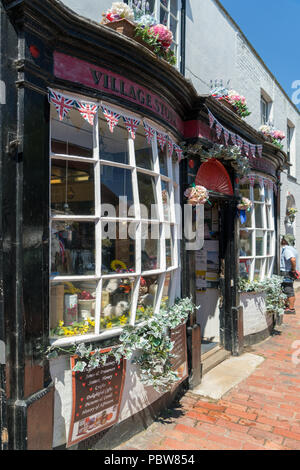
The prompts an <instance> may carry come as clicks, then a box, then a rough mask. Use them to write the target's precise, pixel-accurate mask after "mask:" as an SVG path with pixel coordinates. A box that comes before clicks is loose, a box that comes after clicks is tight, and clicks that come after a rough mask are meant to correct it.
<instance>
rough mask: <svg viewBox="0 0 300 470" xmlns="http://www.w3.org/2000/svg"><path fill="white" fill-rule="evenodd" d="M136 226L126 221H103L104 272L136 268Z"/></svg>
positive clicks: (125, 270)
mask: <svg viewBox="0 0 300 470" xmlns="http://www.w3.org/2000/svg"><path fill="white" fill-rule="evenodd" d="M134 227H135V224H133V226H132V227H131V226H129V224H127V223H126V222H120V223H119V222H103V223H102V269H101V271H102V274H108V273H114V272H128V271H129V270H131V271H134V270H135V239H134V235H135V234H134V233H132V230H133V229H134ZM133 231H134V230H133Z"/></svg>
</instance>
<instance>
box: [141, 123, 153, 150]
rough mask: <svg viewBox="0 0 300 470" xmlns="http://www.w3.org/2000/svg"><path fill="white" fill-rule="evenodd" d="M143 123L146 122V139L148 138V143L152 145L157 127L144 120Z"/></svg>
mask: <svg viewBox="0 0 300 470" xmlns="http://www.w3.org/2000/svg"><path fill="white" fill-rule="evenodd" d="M143 124H144V130H145V135H146V139H147V142H148V144H149V145H150V144H152V142H153V139H154V136H155V129H153V127H151V126H149V124H147V123H146V122H143Z"/></svg>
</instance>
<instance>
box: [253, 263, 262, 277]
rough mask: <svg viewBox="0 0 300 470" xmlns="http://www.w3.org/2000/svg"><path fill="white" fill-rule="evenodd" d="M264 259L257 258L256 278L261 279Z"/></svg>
mask: <svg viewBox="0 0 300 470" xmlns="http://www.w3.org/2000/svg"><path fill="white" fill-rule="evenodd" d="M262 263H263V260H261V259H256V260H255V268H254V280H256V281H257V280H259V279H260V277H261V269H262Z"/></svg>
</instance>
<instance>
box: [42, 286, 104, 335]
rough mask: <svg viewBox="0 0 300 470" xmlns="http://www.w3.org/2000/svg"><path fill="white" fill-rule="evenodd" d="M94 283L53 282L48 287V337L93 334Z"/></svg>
mask: <svg viewBox="0 0 300 470" xmlns="http://www.w3.org/2000/svg"><path fill="white" fill-rule="evenodd" d="M95 309H96V282H94V281H86V282H72V283H71V282H64V283H63V282H55V283H51V286H50V330H51V332H50V335H51V336H52V337H60V336H74V335H82V334H87V333H93V332H94V326H95Z"/></svg>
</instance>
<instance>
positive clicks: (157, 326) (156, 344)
mask: <svg viewBox="0 0 300 470" xmlns="http://www.w3.org/2000/svg"><path fill="white" fill-rule="evenodd" d="M194 309H195V305H194V304H193V302H192V301H191V299H190V298H184V299H177V300H176V302H175V304H174V305H173V306H172V307H168V306H167V305H166V304H164V303H162V305H161V308H160V311H159V312H158V313H154V314H153V316H152V317H151V318H149V319H148V320H147V321H146V322H144V323H142V325H141V326H139V325H136V326H130V325H128V326H125V327H124V329H123V331H122V333H121V335H120V338H119V342H120V343H121V344H118V345H117V346H116V347H113V348H112V349H111V350H110V351H109V352H107V353H102V352H101V350H102V349H103V348H96V349H95V348H94V347H93V346H92V345H89V346H87V345H86V344H85V343H80V344H78V345H72V346H71V347H69V348H66V349H63V348H57V347H55V346H54V347H50V348H48V350H47V357H48V359H50V358H53V357H57V356H58V354H59V352H61V353H62V352H63V353H65V354H66V353H67V354H75V355H77V356H78V359H77V361H76V365H75V367H74V369H73V370H74V371H81V372H82V371H84V370H91V369H94V368H96V367H98V366H99V365H101V364H105V363H106V361H107V359H108V357H109V356H113V357H114V359H115V360H116V362H118V363H119V362H120V360H121V358H122V357H124V358H125V359H127V360H130V359H132V362H133V363H136V364H137V365H138V366H139V371H140V379H141V381H142V382H143V383H144V384H145V385H151V386H152V387H154V389H155V390H157V391H165V390H167V389H168V388H169V387H170V386H172V385H173V384H174V383H175V382H176V381H177V380H178V376H177V373H176V372H174V371H173V370H172V357H173V355H172V349H173V345H174V344H173V343H172V341H171V340H170V337H169V330H170V329H174V328H176V327H177V326H179V325H180V324H182V323H184V322H186V320H187V318H188V316H189V315H190V314H191V313H192V312H193V311H194Z"/></svg>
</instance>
